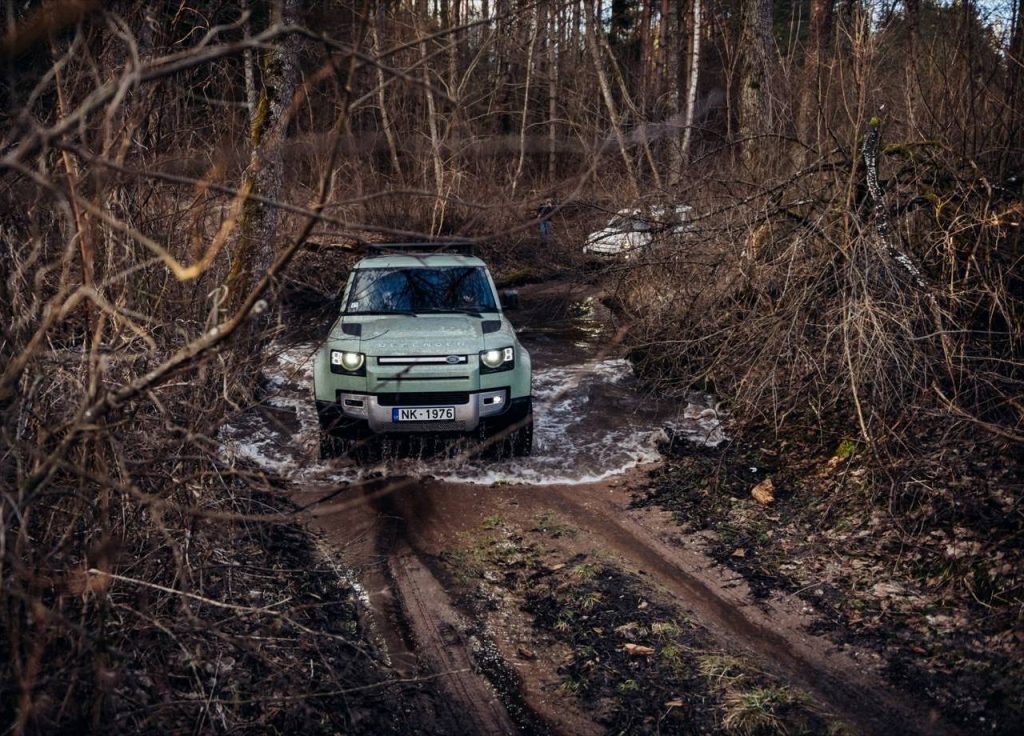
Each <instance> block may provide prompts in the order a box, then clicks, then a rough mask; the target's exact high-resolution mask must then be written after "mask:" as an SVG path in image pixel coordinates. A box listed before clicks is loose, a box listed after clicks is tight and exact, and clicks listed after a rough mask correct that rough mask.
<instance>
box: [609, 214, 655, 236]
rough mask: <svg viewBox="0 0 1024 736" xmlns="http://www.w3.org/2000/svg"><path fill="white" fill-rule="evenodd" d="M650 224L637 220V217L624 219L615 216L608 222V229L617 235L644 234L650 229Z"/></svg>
mask: <svg viewBox="0 0 1024 736" xmlns="http://www.w3.org/2000/svg"><path fill="white" fill-rule="evenodd" d="M650 227H651V226H650V223H647V222H645V221H643V220H640V219H637V218H636V217H623V216H621V215H615V217H613V218H612V219H611V220H609V221H608V229H609V230H614V231H615V232H617V233H632V232H644V231H645V230H649V229H650Z"/></svg>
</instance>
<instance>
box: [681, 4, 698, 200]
mask: <svg viewBox="0 0 1024 736" xmlns="http://www.w3.org/2000/svg"><path fill="white" fill-rule="evenodd" d="M691 36H692V39H693V44H692V47H691V49H690V89H689V91H688V92H687V94H686V122H685V126H686V127H685V128H684V129H683V147H682V152H681V154H680V159H681V161H680V163H681V164H682V166H685V165H686V162H687V161H688V160H689V155H690V140H691V137H692V132H693V118H694V110H695V108H696V107H697V78H698V77H699V76H700V43H701V37H702V36H703V26H702V25H701V18H700V0H693V33H692V34H691ZM682 166H681V167H680V172H678V173H677V174H676V176H679V175H680V174H681V173H682V172H681V169H682ZM676 182H678V179H676Z"/></svg>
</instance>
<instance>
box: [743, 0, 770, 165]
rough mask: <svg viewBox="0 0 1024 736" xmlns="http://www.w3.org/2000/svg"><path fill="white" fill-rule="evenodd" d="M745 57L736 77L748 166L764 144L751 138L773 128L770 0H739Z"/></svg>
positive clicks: (744, 157) (754, 161) (744, 151)
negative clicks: (740, 2)
mask: <svg viewBox="0 0 1024 736" xmlns="http://www.w3.org/2000/svg"><path fill="white" fill-rule="evenodd" d="M741 45H742V48H743V49H744V51H745V54H746V58H745V59H744V60H743V73H742V77H741V80H740V90H739V92H740V100H739V103H740V104H739V118H740V127H739V134H740V141H741V142H740V150H741V152H742V155H743V160H744V162H745V163H746V164H747V165H748V166H751V165H753V164H754V163H756V159H758V158H759V156H757V155H756V154H757V153H758V151H760V150H762V149H764V147H765V146H764V144H763V143H761V142H758V141H754V140H751V139H752V138H754V136H756V135H757V134H758V133H761V132H763V131H766V130H768V131H770V130H774V128H775V121H774V120H773V119H772V110H771V105H770V100H771V91H772V90H771V88H772V81H773V76H774V75H773V68H774V66H773V64H772V54H773V50H772V46H773V40H772V0H743V41H742V44H741Z"/></svg>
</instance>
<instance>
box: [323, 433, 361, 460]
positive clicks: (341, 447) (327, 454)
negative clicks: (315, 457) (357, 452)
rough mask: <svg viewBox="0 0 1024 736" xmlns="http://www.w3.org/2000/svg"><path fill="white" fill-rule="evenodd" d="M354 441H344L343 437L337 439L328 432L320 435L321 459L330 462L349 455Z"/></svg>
mask: <svg viewBox="0 0 1024 736" xmlns="http://www.w3.org/2000/svg"><path fill="white" fill-rule="evenodd" d="M352 446H353V442H352V440H346V439H342V438H341V437H335V436H334V435H333V434H331V433H330V432H327V431H323V432H321V433H320V459H321V460H330V459H331V458H335V457H342V456H343V455H347V454H348V453H349V451H350V450H351V449H352Z"/></svg>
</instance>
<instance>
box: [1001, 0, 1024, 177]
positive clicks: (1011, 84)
mask: <svg viewBox="0 0 1024 736" xmlns="http://www.w3.org/2000/svg"><path fill="white" fill-rule="evenodd" d="M1014 16H1015V17H1014V23H1013V33H1012V34H1011V36H1010V50H1009V53H1008V54H1007V62H1006V66H1007V75H1006V76H1007V103H1008V104H1007V109H1008V110H1009V111H1010V119H1009V120H1008V121H1007V128H1006V129H1007V140H1006V148H1007V150H1006V153H1005V154H1004V156H1005V158H1006V160H1005V161H1004V163H1003V173H1004V175H1005V174H1009V173H1018V170H1019V167H1020V166H1021V165H1022V163H1024V162H1022V158H1024V152H1022V150H1021V149H1022V148H1024V110H1022V109H1021V108H1022V107H1024V0H1017V7H1016V12H1015V13H1014Z"/></svg>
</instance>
